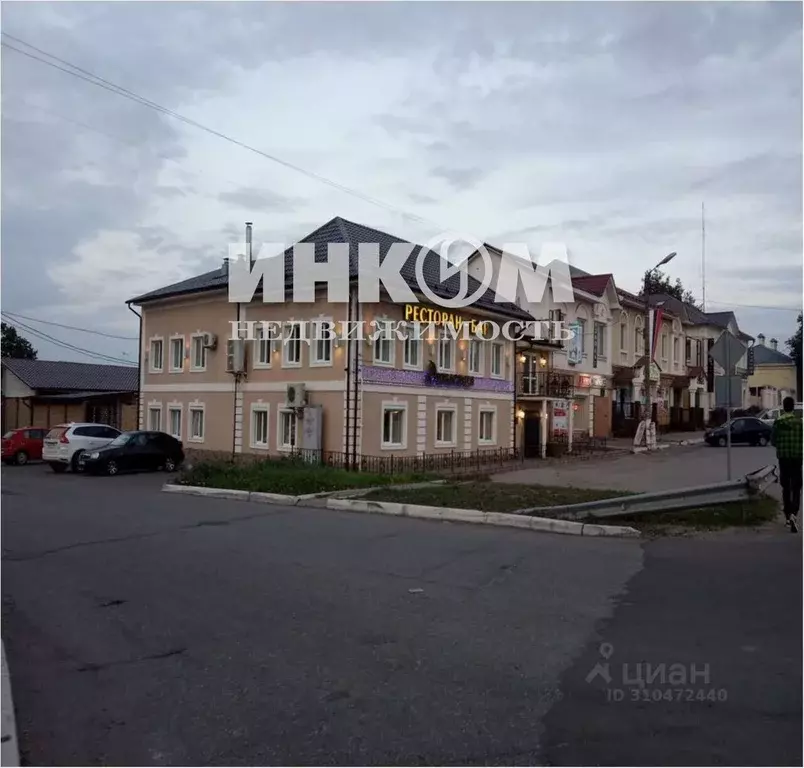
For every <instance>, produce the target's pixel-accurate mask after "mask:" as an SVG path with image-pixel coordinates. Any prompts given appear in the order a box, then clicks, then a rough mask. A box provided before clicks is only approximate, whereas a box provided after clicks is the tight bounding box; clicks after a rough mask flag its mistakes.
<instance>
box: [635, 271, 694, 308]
mask: <svg viewBox="0 0 804 768" xmlns="http://www.w3.org/2000/svg"><path fill="white" fill-rule="evenodd" d="M645 280H647V283H648V293H649V294H655V293H666V294H667V295H668V296H672V297H673V298H676V299H678V300H679V301H683V302H685V303H687V304H692V305H693V306H695V307H697V306H698V302H697V300H696V299H695V296H693V295H692V293H691V292H690V291H688V290H686V289H685V288H684V286H683V285H682V284H681V280H680V278H678V277H677V278H676V281H675V283H672V282H670V278H669V277H668V276H667V275H665V274H664V272H662V271H661V270H658V269H655V270H654V271H653V272H651V273H647V272H646V273H645ZM645 280H643V281H642V290H641V291H640V295H641V296H643V297H644V296H645Z"/></svg>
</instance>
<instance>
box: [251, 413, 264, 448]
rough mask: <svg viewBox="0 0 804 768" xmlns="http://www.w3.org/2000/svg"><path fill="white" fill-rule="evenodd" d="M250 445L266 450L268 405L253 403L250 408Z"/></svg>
mask: <svg viewBox="0 0 804 768" xmlns="http://www.w3.org/2000/svg"><path fill="white" fill-rule="evenodd" d="M251 445H252V447H254V448H268V405H267V404H265V405H263V404H262V403H255V404H254V405H252V406H251Z"/></svg>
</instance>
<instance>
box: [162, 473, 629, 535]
mask: <svg viewBox="0 0 804 768" xmlns="http://www.w3.org/2000/svg"><path fill="white" fill-rule="evenodd" d="M420 485H430V483H423V484H418V483H416V484H411V485H409V486H404V487H408V488H411V487H419V486H420ZM383 487H384V488H385V487H387V486H383ZM393 487H394V488H395V489H400V488H402V487H403V486H393ZM162 490H163V491H166V492H168V493H185V494H188V495H190V496H206V497H208V498H213V499H229V500H232V501H254V502H258V503H264V504H283V505H285V506H292V507H295V506H318V507H326V508H327V509H337V510H340V511H346V512H374V513H379V514H383V515H399V516H401V517H418V518H422V519H425V520H444V521H447V522H457V523H480V524H485V525H501V526H506V527H508V528H529V529H530V530H532V531H547V532H549V533H566V534H573V535H576V536H639V535H640V534H639V531H637V530H636V528H629V527H628V526H623V525H599V524H597V523H579V522H575V521H573V520H556V519H553V518H549V517H534V516H531V515H512V514H509V513H505V512H481V511H479V510H477V509H454V508H451V507H427V506H424V505H421V504H398V503H396V502H392V501H365V500H364V499H354V498H352V499H348V498H337V497H336V496H335V494H343V493H346V492H347V491H326V492H324V493H312V494H307V495H305V496H287V495H285V494H282V493H260V492H257V491H251V492H250V491H230V490H226V489H225V488H202V487H200V486H196V485H175V484H171V483H165V485H163V486H162ZM358 490H359V491H361V492H365V493H368V490H369V489H363V488H361V489H358ZM371 490H376V489H371ZM303 502H308V503H307V504H304V503H303Z"/></svg>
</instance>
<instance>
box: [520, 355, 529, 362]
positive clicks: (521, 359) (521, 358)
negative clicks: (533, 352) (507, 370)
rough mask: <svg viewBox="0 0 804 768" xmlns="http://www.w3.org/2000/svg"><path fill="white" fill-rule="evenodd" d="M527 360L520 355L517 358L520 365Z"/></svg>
mask: <svg viewBox="0 0 804 768" xmlns="http://www.w3.org/2000/svg"><path fill="white" fill-rule="evenodd" d="M527 359H528V358H527V357H525V355H520V356H519V362H520V363H524V362H525V361H526V360H527Z"/></svg>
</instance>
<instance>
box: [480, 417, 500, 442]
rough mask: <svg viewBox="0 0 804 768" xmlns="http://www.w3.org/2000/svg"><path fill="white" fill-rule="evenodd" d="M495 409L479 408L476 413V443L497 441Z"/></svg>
mask: <svg viewBox="0 0 804 768" xmlns="http://www.w3.org/2000/svg"><path fill="white" fill-rule="evenodd" d="M496 419H497V411H496V410H495V409H493V408H481V409H480V413H479V414H478V426H477V441H478V443H487V444H489V443H496V442H497V425H496V423H495V422H496Z"/></svg>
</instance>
